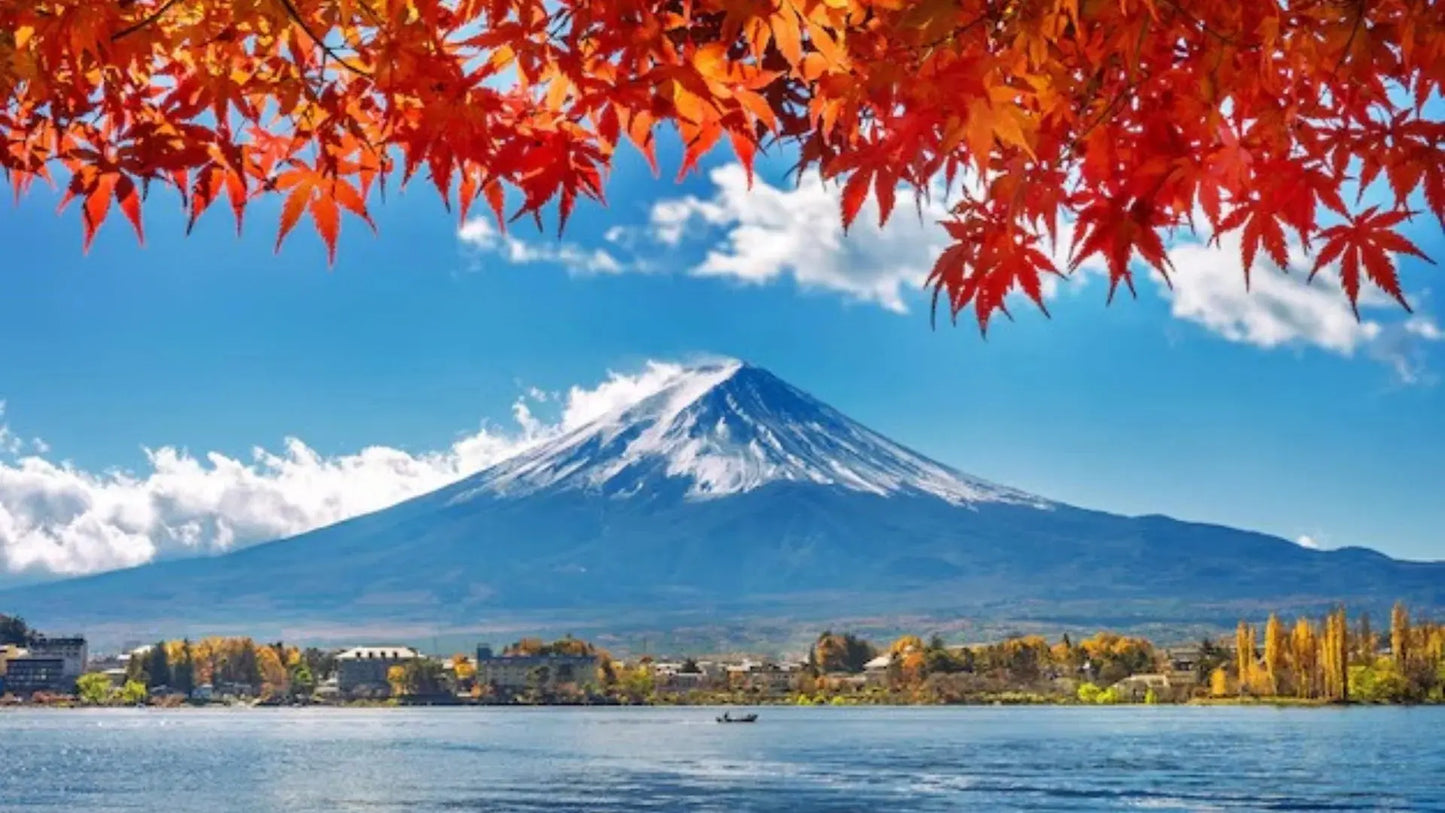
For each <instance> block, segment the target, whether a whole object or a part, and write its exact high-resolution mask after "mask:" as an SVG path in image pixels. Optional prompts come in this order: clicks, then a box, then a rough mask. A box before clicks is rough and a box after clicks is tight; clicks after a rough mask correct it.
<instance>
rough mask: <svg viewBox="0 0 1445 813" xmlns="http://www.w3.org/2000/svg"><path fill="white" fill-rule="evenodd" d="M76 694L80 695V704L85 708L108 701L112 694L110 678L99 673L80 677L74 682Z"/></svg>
mask: <svg viewBox="0 0 1445 813" xmlns="http://www.w3.org/2000/svg"><path fill="white" fill-rule="evenodd" d="M75 690H76V693H77V694H79V695H80V702H82V703H84V704H85V705H87V706H99V705H103V704H104V703H106V702H107V701H108V700H110V696H111V694H112V691H111V686H110V678H108V677H106V676H105V675H102V674H101V673H99V672H91V673H90V674H88V675H81V676H80V679H79V680H77V681H75Z"/></svg>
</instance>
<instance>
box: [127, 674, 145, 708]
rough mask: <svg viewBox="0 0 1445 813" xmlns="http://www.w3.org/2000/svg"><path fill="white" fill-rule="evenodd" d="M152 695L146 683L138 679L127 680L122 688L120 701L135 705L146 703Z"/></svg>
mask: <svg viewBox="0 0 1445 813" xmlns="http://www.w3.org/2000/svg"><path fill="white" fill-rule="evenodd" d="M148 697H150V691H149V690H147V689H146V685H145V684H144V683H141V682H140V681H138V680H127V681H126V682H125V686H123V687H122V688H121V690H120V702H122V703H124V704H126V705H127V706H134V705H137V704H139V703H144V702H145V701H146V698H148Z"/></svg>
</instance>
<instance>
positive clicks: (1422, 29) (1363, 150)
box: [0, 0, 1445, 328]
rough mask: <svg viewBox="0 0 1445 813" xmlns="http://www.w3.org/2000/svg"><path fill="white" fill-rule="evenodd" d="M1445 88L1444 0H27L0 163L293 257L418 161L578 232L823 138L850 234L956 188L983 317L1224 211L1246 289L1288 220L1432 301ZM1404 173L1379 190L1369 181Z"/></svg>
mask: <svg viewBox="0 0 1445 813" xmlns="http://www.w3.org/2000/svg"><path fill="white" fill-rule="evenodd" d="M1442 85H1445V4H1441V3H1439V2H1437V0H1257V1H1255V2H1239V0H1188V2H1185V0H0V94H3V96H4V100H5V101H4V106H3V112H0V134H3V136H4V139H5V145H4V149H3V151H0V166H4V168H5V169H6V171H7V172H8V174H9V176H10V179H11V182H12V183H13V185H14V187H15V189H16V192H17V194H20V193H23V192H24V191H25V190H27V189H28V188H30V187H31V186H32V184H33V182H34V181H35V180H36V179H37V178H42V179H54V180H55V182H56V183H58V184H61V185H63V186H64V188H65V189H66V200H67V201H78V202H79V210H80V218H81V220H82V223H83V226H84V242H85V244H86V245H87V246H88V245H89V243H90V241H91V239H92V238H93V236H94V234H95V231H96V229H97V228H99V226H100V225H101V223H102V222H103V221H104V220H105V219H106V217H107V216H108V215H109V214H110V213H111V210H112V209H113V208H114V209H119V210H120V212H121V213H122V215H123V216H124V217H125V218H126V219H128V220H129V221H130V222H131V224H132V225H133V226H134V228H135V230H136V232H137V233H138V234H140V233H141V232H142V208H143V201H144V200H145V198H146V193H147V191H148V190H151V189H152V188H154V187H156V186H168V187H170V188H172V189H174V190H175V191H176V192H178V193H179V194H180V198H181V204H182V206H183V208H184V211H185V212H186V214H187V218H188V221H189V222H190V223H191V224H194V223H195V221H196V219H197V218H198V217H200V216H201V215H202V214H203V213H204V212H205V211H206V210H207V209H209V208H211V207H212V206H213V205H215V204H216V203H217V201H220V200H224V201H225V202H226V203H228V204H229V206H230V208H231V209H232V211H233V213H234V216H235V218H236V221H237V223H238V225H239V223H240V221H241V218H242V215H243V213H244V211H245V209H246V207H247V205H248V204H249V203H250V202H252V201H254V200H255V199H257V198H258V197H261V196H267V195H275V196H280V197H281V198H282V199H284V204H283V206H282V208H281V216H280V227H279V233H278V239H277V245H278V247H279V245H280V242H281V241H282V240H284V239H285V237H286V236H287V234H288V233H290V232H291V231H292V229H293V228H294V227H295V226H296V225H297V223H298V222H299V221H300V220H301V219H302V218H303V217H306V218H309V219H310V220H311V222H312V223H313V225H314V226H315V228H316V229H317V231H318V232H319V233H320V236H321V238H322V239H323V240H324V242H325V244H326V245H327V247H328V249H329V252H330V253H331V254H332V255H334V252H335V246H336V241H337V236H338V233H339V230H340V228H341V220H342V215H343V213H348V214H349V215H350V216H352V217H355V218H357V219H360V220H361V221H363V222H365V223H367V224H368V225H369V224H370V223H371V219H370V215H369V212H370V210H371V207H372V206H373V205H374V203H375V201H376V199H377V197H378V196H379V194H380V193H381V192H382V191H384V184H385V182H386V180H387V178H388V177H389V176H391V175H394V174H398V173H399V175H400V176H401V178H402V180H403V181H404V180H405V179H407V178H410V177H412V176H413V175H414V174H415V173H417V172H422V173H424V174H425V175H426V176H427V177H429V179H430V181H431V182H432V183H433V184H435V185H436V187H437V189H438V191H439V192H440V193H441V195H442V197H443V199H444V200H445V201H447V202H448V203H450V202H451V201H453V200H455V201H456V202H457V204H458V207H459V209H460V212H461V214H462V216H463V217H465V216H466V214H467V212H468V209H469V207H471V206H472V205H473V203H474V202H476V201H478V200H481V201H484V202H485V204H486V205H487V206H488V207H490V208H491V209H492V210H493V211H494V212H495V213H496V215H497V217H498V220H499V221H503V220H511V219H514V218H516V217H522V216H533V217H536V218H537V219H538V221H539V223H540V220H541V215H542V212H543V211H544V210H545V209H546V208H547V207H549V206H553V205H555V207H556V212H557V215H558V217H559V220H560V221H561V222H562V223H565V221H566V219H567V217H568V215H569V214H571V212H572V211H573V209H574V207H575V205H576V203H577V200H578V199H579V198H593V199H597V200H601V199H602V198H603V189H604V180H605V176H606V174H607V170H608V167H609V166H610V164H611V161H612V159H613V157H614V155H615V152H616V150H617V148H618V146H619V145H620V144H621V143H622V142H624V141H630V142H631V143H633V144H634V145H636V146H637V147H638V148H639V149H640V150H642V152H643V153H645V154H646V155H647V156H648V157H649V159H652V160H653V161H654V165H655V158H654V155H655V152H654V144H655V138H656V136H657V133H658V132H659V129H660V128H662V127H664V126H667V127H671V128H675V130H676V131H677V132H678V133H679V134H680V136H681V138H682V141H683V142H684V144H685V153H684V156H683V159H682V162H681V170H682V171H683V172H684V173H685V172H687V171H688V170H689V169H691V168H692V167H694V166H695V165H696V163H697V161H698V160H699V158H700V157H701V156H702V155H703V154H705V153H706V152H708V151H709V150H711V149H712V148H713V147H714V145H716V144H718V143H720V142H722V141H724V140H726V141H727V142H728V143H730V144H731V147H732V149H733V150H734V151H735V152H736V153H737V155H738V157H739V158H740V159H741V161H742V162H743V164H744V165H745V166H748V167H751V165H752V162H753V158H754V156H755V154H756V153H757V152H758V151H759V150H760V149H762V148H764V147H767V148H769V149H775V150H778V151H781V152H784V153H785V154H787V155H790V156H791V155H796V157H797V161H798V164H797V169H798V170H799V171H800V172H801V171H803V170H808V171H816V172H817V173H818V174H820V175H821V176H822V177H823V178H824V179H827V180H830V181H837V182H839V183H841V185H842V189H843V193H842V212H841V217H842V220H843V222H844V223H845V224H850V223H851V222H852V221H853V220H854V218H855V217H856V216H857V214H858V213H859V211H860V210H861V208H862V206H863V203H864V202H865V200H866V199H868V198H870V197H872V198H874V199H876V201H877V203H878V205H879V209H880V212H881V216H882V218H883V219H885V220H886V219H887V218H888V217H889V216H890V214H891V213H892V212H893V210H894V206H895V202H896V199H897V196H898V192H899V190H903V191H904V192H905V194H906V193H907V192H908V191H910V190H911V191H912V192H913V193H914V194H915V195H917V196H920V197H922V196H927V195H929V194H932V192H933V190H935V188H936V187H937V185H938V184H940V183H945V184H946V185H947V186H948V188H949V190H950V192H951V195H952V196H951V197H950V199H949V200H950V207H951V208H950V210H949V211H950V215H949V217H948V219H947V220H946V222H945V223H944V224H943V225H944V227H945V228H946V229H947V231H948V234H949V235H951V237H952V240H953V243H952V245H950V246H949V247H948V248H947V249H946V250H945V251H944V252H943V253H942V256H941V257H940V258H939V259H938V263H937V265H936V267H935V268H934V271H933V274H932V276H931V278H930V284H931V286H932V288H933V290H934V293H935V299H934V301H935V305H939V304H940V303H941V304H943V305H944V306H945V307H947V308H948V309H949V311H951V313H952V314H953V315H954V316H955V317H956V316H957V315H958V314H959V312H961V311H962V310H963V309H965V308H968V307H972V308H973V311H974V314H975V316H976V318H977V320H978V322H979V324H980V326H981V327H984V328H986V327H987V324H988V322H989V319H990V317H992V316H993V315H995V314H996V313H998V312H1004V313H1007V308H1006V304H1005V300H1006V297H1007V295H1008V294H1009V293H1010V292H1012V291H1015V290H1021V291H1023V293H1024V294H1025V295H1027V296H1028V297H1029V298H1031V299H1032V300H1033V301H1034V302H1035V303H1037V304H1038V305H1039V307H1041V308H1042V307H1043V304H1044V303H1043V298H1042V280H1043V278H1044V276H1045V275H1048V274H1057V273H1062V272H1065V271H1067V270H1068V269H1069V268H1074V267H1077V266H1078V265H1079V264H1080V263H1081V262H1083V261H1084V260H1085V259H1088V258H1091V257H1097V258H1099V259H1101V260H1102V261H1103V262H1104V264H1105V265H1107V268H1108V275H1109V278H1110V296H1111V297H1112V296H1113V294H1114V292H1115V290H1116V289H1117V287H1118V286H1119V285H1121V284H1122V285H1125V286H1127V287H1129V288H1130V289H1131V290H1132V288H1133V275H1134V273H1135V266H1134V264H1133V261H1135V260H1142V261H1143V262H1144V263H1146V264H1147V265H1148V266H1150V267H1152V268H1153V269H1155V270H1156V271H1158V272H1159V273H1162V274H1164V275H1166V277H1167V275H1168V274H1169V273H1170V272H1171V269H1170V264H1169V259H1168V257H1167V255H1166V252H1165V245H1164V238H1165V237H1166V236H1167V234H1168V233H1169V232H1171V231H1172V230H1175V229H1178V228H1181V227H1184V228H1194V227H1195V226H1199V227H1200V230H1201V231H1205V232H1207V233H1208V234H1210V235H1212V236H1213V237H1214V238H1217V237H1219V236H1220V235H1222V234H1227V233H1230V232H1236V231H1237V232H1240V233H1241V239H1242V243H1243V260H1244V265H1245V268H1246V278H1247V277H1248V274H1249V269H1250V268H1256V267H1257V265H1258V262H1259V260H1260V259H1261V258H1265V259H1268V260H1269V261H1270V262H1272V263H1273V264H1274V265H1276V266H1279V267H1281V268H1283V267H1286V266H1287V265H1288V262H1289V260H1288V241H1289V240H1290V239H1291V238H1290V236H1289V235H1290V234H1293V236H1294V238H1295V239H1297V240H1298V241H1299V242H1300V243H1301V244H1303V245H1305V246H1308V247H1312V248H1313V249H1314V250H1315V251H1316V252H1317V254H1316V257H1317V261H1316V264H1315V266H1314V269H1313V271H1312V272H1311V273H1313V272H1317V271H1318V270H1319V269H1320V268H1322V267H1324V266H1325V265H1331V264H1336V263H1337V264H1338V267H1339V275H1340V278H1341V282H1342V285H1343V288H1344V291H1345V294H1346V295H1347V296H1348V297H1349V298H1350V300H1351V301H1352V302H1355V301H1357V300H1358V298H1359V296H1360V293H1361V286H1362V285H1363V284H1365V283H1366V282H1367V281H1368V282H1369V283H1372V284H1374V285H1376V286H1378V287H1380V288H1381V289H1383V290H1384V291H1386V292H1388V293H1389V294H1390V295H1391V296H1393V297H1395V298H1396V299H1398V300H1400V302H1401V303H1402V304H1404V302H1405V299H1404V296H1403V293H1402V291H1401V287H1400V282H1399V279H1398V277H1397V274H1396V270H1395V266H1394V262H1393V259H1392V255H1397V254H1414V255H1419V254H1420V252H1419V250H1418V249H1417V248H1416V247H1415V246H1414V245H1412V244H1411V243H1409V242H1408V241H1407V240H1406V239H1405V238H1403V237H1402V236H1401V235H1400V233H1399V231H1398V229H1399V228H1400V226H1401V224H1402V223H1403V222H1404V221H1405V220H1406V219H1407V218H1409V217H1411V216H1412V215H1414V214H1415V212H1413V211H1412V210H1411V208H1410V207H1411V206H1412V205H1417V204H1416V203H1415V202H1414V201H1416V200H1418V199H1419V198H1420V197H1421V196H1423V199H1424V200H1425V206H1426V207H1427V208H1428V209H1429V210H1430V211H1431V212H1432V213H1433V214H1434V216H1435V217H1436V218H1440V219H1442V222H1445V125H1442V122H1441V121H1439V120H1437V118H1436V117H1434V116H1432V114H1431V113H1430V112H1429V111H1430V110H1432V109H1438V102H1439V94H1440V93H1441V90H1442ZM1432 99H1433V100H1434V101H1435V106H1427V103H1429V102H1431V100H1432ZM1376 179H1383V180H1384V181H1385V182H1387V185H1388V192H1387V195H1386V197H1387V199H1388V202H1387V203H1385V204H1384V205H1378V206H1368V207H1366V206H1363V205H1361V204H1359V203H1358V202H1357V200H1356V199H1355V197H1354V196H1352V195H1350V194H1349V192H1350V191H1351V190H1352V189H1356V188H1359V187H1361V186H1366V185H1369V184H1370V183H1372V182H1374V181H1375V180H1376ZM513 202H515V206H511V204H512V203H513ZM507 207H510V208H507ZM1201 218H1202V220H1203V223H1200V222H1199V219H1201ZM1065 222H1071V223H1073V224H1074V228H1073V234H1074V239H1073V245H1072V247H1071V251H1070V253H1071V258H1072V259H1071V261H1070V262H1069V263H1068V264H1067V267H1065V268H1060V267H1059V266H1057V265H1056V264H1055V261H1054V259H1053V257H1052V255H1051V252H1050V251H1048V250H1046V248H1045V246H1046V245H1047V243H1046V239H1047V238H1051V237H1056V236H1057V234H1058V232H1059V230H1060V226H1061V223H1065ZM1407 307H1408V306H1407Z"/></svg>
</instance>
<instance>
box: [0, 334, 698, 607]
mask: <svg viewBox="0 0 1445 813" xmlns="http://www.w3.org/2000/svg"><path fill="white" fill-rule="evenodd" d="M680 369H681V367H680V366H678V365H672V364H664V363H659V362H649V363H647V364H646V365H645V366H644V367H643V369H642V370H641V371H640V372H638V373H637V374H635V375H627V374H622V373H615V372H614V373H609V375H608V377H607V379H606V380H605V381H603V382H602V383H601V384H600V385H598V386H597V387H595V388H590V389H589V388H585V387H573V388H571V389H570V390H569V391H568V392H567V394H566V395H565V396H563V397H555V396H554V397H552V398H551V400H552V401H556V402H557V407H555V408H554V409H559V410H560V414H559V415H558V417H557V419H556V420H555V421H551V422H548V421H545V420H543V419H540V418H538V417H537V416H535V415H534V414H533V411H532V406H531V405H532V404H537V403H545V402H546V400H547V399H543V398H538V397H536V396H537V395H538V394H545V393H541V391H540V390H534V391H532V392H531V393H530V396H531V397H530V398H529V397H527V396H524V397H523V398H519V399H518V400H517V402H516V403H515V404H514V405H513V417H514V419H515V421H516V427H515V428H510V429H508V428H500V429H499V428H496V427H488V426H485V425H484V426H483V427H482V428H480V429H478V430H477V431H476V432H474V433H471V434H468V435H466V436H464V437H462V438H460V439H459V440H457V441H456V442H455V443H452V444H451V445H450V446H447V447H446V448H444V449H440V450H436V451H430V452H422V453H417V454H413V453H410V452H406V451H403V450H401V449H395V448H391V447H387V446H372V447H368V448H365V449H362V450H360V451H357V452H354V453H351V454H342V455H336V456H323V455H321V454H319V453H318V452H316V451H315V450H314V449H312V448H311V447H310V446H308V445H307V444H306V443H305V442H304V441H302V440H300V439H298V438H287V439H286V441H285V443H284V445H283V447H282V449H281V450H280V451H278V452H273V451H268V450H266V449H262V448H256V449H254V450H253V452H252V454H251V457H250V459H249V460H244V459H237V458H234V457H230V456H227V455H223V454H219V453H216V452H210V453H207V454H203V455H192V454H190V453H189V452H187V451H186V450H183V449H178V448H175V447H171V446H166V447H161V448H159V449H147V450H146V459H147V465H146V469H145V470H144V471H142V472H139V473H129V472H121V471H114V470H111V471H100V472H93V471H86V470H84V469H81V468H79V467H77V466H75V465H73V464H71V463H69V462H66V461H55V460H51V459H48V458H47V457H45V456H44V455H46V452H44V451H41V450H40V449H39V448H37V449H36V450H35V451H36V453H35V454H32V455H29V456H26V457H23V458H20V459H18V460H11V461H9V462H6V461H5V460H0V582H3V581H4V580H5V578H6V574H7V573H8V574H10V575H11V576H12V577H13V576H14V575H16V574H23V575H26V576H50V575H77V574H83V573H94V572H99V571H103V570H109V569H113V568H118V567H128V566H133V565H138V564H142V563H145V562H148V561H150V560H152V559H154V558H156V557H158V556H171V555H185V554H195V553H207V552H219V551H224V550H230V549H234V548H239V547H244V546H246V545H249V544H254V543H257V542H262V541H266V540H270V539H276V538H282V537H286V536H291V535H294V534H298V533H301V532H303V531H308V530H311V529H313V528H318V527H322V526H325V525H330V524H332V523H335V522H339V521H341V520H343V519H347V518H349V517H353V516H357V515H359V514H364V513H368V512H371V511H375V510H378V509H381V508H385V507H387V506H389V505H393V504H395V503H398V502H400V501H402V500H405V499H407V498H409V497H413V496H417V495H419V494H424V493H426V492H428V491H432V490H434V489H437V488H440V487H441V486H443V485H446V484H448V483H451V482H454V481H456V480H459V479H461V478H463V477H465V476H467V475H470V474H473V473H475V472H477V471H480V470H482V469H484V468H486V467H487V466H489V465H492V464H494V463H497V462H499V461H501V460H504V459H506V458H507V457H509V456H511V455H513V454H515V453H517V452H518V451H520V450H522V449H525V448H528V447H529V446H531V445H533V444H535V443H538V442H540V441H542V440H545V439H546V438H549V437H554V436H556V435H557V434H558V433H561V432H565V431H567V430H570V429H573V428H576V427H578V426H581V425H582V424H584V423H586V422H588V421H590V420H591V419H593V418H596V417H599V416H600V415H602V414H603V413H605V412H607V411H609V410H611V409H614V408H616V407H618V406H621V405H623V404H626V403H628V402H630V401H631V400H633V399H635V398H638V397H641V396H643V395H646V394H647V393H649V392H652V391H656V390H657V389H659V388H661V386H662V385H663V384H664V383H665V382H666V380H667V379H668V378H669V377H671V376H672V375H675V374H676V373H677V372H678V371H679V370H680ZM0 418H3V411H0ZM0 427H4V424H3V422H0ZM3 432H4V434H3V437H5V438H13V437H15V436H14V433H12V432H11V431H10V430H9V429H8V427H6V428H4V429H3ZM17 448H18V447H17Z"/></svg>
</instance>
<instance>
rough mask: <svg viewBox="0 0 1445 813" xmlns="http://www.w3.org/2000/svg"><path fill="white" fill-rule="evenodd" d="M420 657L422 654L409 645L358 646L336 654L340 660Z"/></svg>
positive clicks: (395, 659) (409, 658)
mask: <svg viewBox="0 0 1445 813" xmlns="http://www.w3.org/2000/svg"><path fill="white" fill-rule="evenodd" d="M420 657H421V654H420V653H418V652H417V651H416V650H415V649H412V648H411V647H409V646H358V647H353V648H351V649H348V650H346V651H345V652H342V653H341V654H340V655H337V656H336V659H337V660H339V661H363V660H391V661H404V660H411V659H413V658H420Z"/></svg>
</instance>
